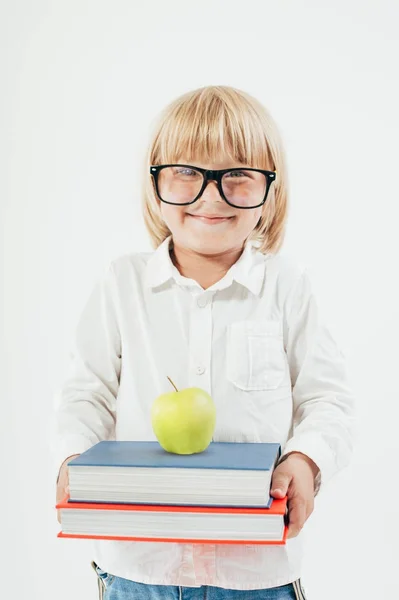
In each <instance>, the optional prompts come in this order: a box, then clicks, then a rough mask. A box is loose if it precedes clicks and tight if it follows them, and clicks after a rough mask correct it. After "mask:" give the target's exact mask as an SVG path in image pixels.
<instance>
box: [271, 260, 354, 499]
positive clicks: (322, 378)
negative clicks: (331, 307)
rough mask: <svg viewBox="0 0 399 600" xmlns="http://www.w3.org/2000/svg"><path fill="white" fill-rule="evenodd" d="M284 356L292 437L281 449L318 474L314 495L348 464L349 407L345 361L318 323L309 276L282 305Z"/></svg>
mask: <svg viewBox="0 0 399 600" xmlns="http://www.w3.org/2000/svg"><path fill="white" fill-rule="evenodd" d="M285 326H286V352H287V357H288V362H289V368H290V374H291V383H292V396H293V425H294V429H293V436H292V437H291V438H290V439H289V440H288V441H287V443H286V445H285V447H284V448H283V449H282V455H281V460H283V459H284V458H285V457H286V456H287V455H288V454H289V453H290V452H301V453H302V454H305V455H307V456H308V457H310V458H311V459H312V460H313V461H314V463H315V464H316V465H317V466H318V468H319V469H320V472H319V474H318V476H317V478H316V482H315V483H316V486H315V487H316V490H315V493H316V494H317V493H318V491H319V490H320V489H323V488H324V486H325V484H326V483H327V482H329V481H330V480H331V479H332V477H333V476H334V475H335V474H336V473H337V472H338V471H340V470H341V469H343V468H344V467H346V466H347V465H348V464H349V462H350V459H351V456H352V452H353V445H354V409H355V401H354V396H353V394H352V390H351V387H350V384H349V381H348V376H347V372H346V364H345V358H344V356H343V354H342V352H341V351H340V350H339V348H338V347H337V344H336V342H335V341H334V339H333V338H332V336H331V334H330V332H329V331H328V329H327V327H326V326H325V324H324V323H323V322H322V319H321V316H320V313H319V308H318V305H317V301H316V298H315V295H314V293H313V291H312V288H311V283H310V279H309V276H308V274H307V272H306V270H305V271H303V273H302V274H301V275H300V276H299V279H298V281H297V283H296V285H295V286H294V289H293V292H292V293H291V294H290V295H289V297H288V299H287V303H286V319H285Z"/></svg>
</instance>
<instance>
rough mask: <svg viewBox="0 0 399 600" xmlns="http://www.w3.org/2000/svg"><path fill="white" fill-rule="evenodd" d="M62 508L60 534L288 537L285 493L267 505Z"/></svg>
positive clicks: (214, 539)
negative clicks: (248, 506)
mask: <svg viewBox="0 0 399 600" xmlns="http://www.w3.org/2000/svg"><path fill="white" fill-rule="evenodd" d="M68 500H69V497H68V496H67V497H66V498H65V499H64V500H63V501H62V502H60V503H58V504H57V505H56V508H57V509H60V514H61V527H62V531H61V532H60V533H59V534H58V537H60V538H83V539H104V540H121V541H148V542H155V541H158V542H187V543H211V544H271V545H272V544H273V545H276V544H277V545H283V544H285V542H286V536H287V525H286V520H285V515H286V512H287V497H285V498H283V499H281V500H280V499H273V502H272V504H271V506H270V508H236V507H234V508H231V507H229V508H224V507H206V506H165V505H153V504H151V505H145V504H102V503H101V504H99V503H78V502H68Z"/></svg>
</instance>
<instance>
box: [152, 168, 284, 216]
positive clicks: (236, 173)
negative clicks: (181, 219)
mask: <svg viewBox="0 0 399 600" xmlns="http://www.w3.org/2000/svg"><path fill="white" fill-rule="evenodd" d="M150 173H151V175H152V176H153V178H154V183H155V190H156V193H157V196H158V198H159V199H160V200H161V201H162V202H166V204H174V205H176V206H184V205H187V204H193V203H194V202H196V200H198V198H200V197H201V195H202V194H203V192H204V190H205V188H206V186H207V185H208V182H209V181H210V180H211V179H213V180H214V181H216V183H217V187H218V190H219V194H220V196H221V197H222V198H223V200H225V201H226V202H227V204H230V206H234V207H235V208H257V207H258V206H262V204H264V203H265V202H266V198H267V194H268V192H269V189H270V186H271V184H272V183H273V181H274V180H275V179H276V172H275V171H265V170H264V169H250V168H248V169H247V168H234V169H218V170H209V169H201V168H200V167H193V166H192V165H180V164H170V165H158V166H155V165H154V166H151V167H150Z"/></svg>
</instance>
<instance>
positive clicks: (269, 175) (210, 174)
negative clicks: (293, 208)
mask: <svg viewBox="0 0 399 600" xmlns="http://www.w3.org/2000/svg"><path fill="white" fill-rule="evenodd" d="M167 167H187V168H189V169H195V170H196V171H199V172H200V173H202V177H203V183H202V186H201V189H200V191H199V193H198V194H197V196H196V197H195V198H194V200H191V202H169V201H168V200H164V199H163V198H161V195H160V193H159V186H158V177H159V173H160V172H161V171H162V169H166V168H167ZM244 170H245V171H258V172H259V173H263V174H264V175H265V177H266V191H265V195H264V197H263V200H262V202H260V203H259V204H256V206H237V205H236V204H232V203H231V202H229V201H228V200H227V198H226V196H225V195H224V192H223V187H222V177H223V175H225V174H226V173H231V172H232V171H244ZM150 174H151V175H152V177H153V178H154V183H155V190H156V193H157V196H158V198H159V199H160V201H161V202H164V203H165V204H172V205H173V206H188V205H189V204H194V202H196V201H197V200H198V199H199V198H200V197H201V196H202V194H203V193H204V191H205V188H206V186H207V185H208V183H209V181H211V180H213V181H216V183H217V188H218V191H219V194H220V196H221V197H222V198H223V200H224V201H225V202H227V204H229V205H230V206H232V207H233V208H242V209H253V208H259V206H263V204H264V203H265V202H266V199H267V195H268V193H269V189H270V186H271V184H272V183H273V181H275V179H276V174H277V173H276V171H265V170H264V169H252V168H247V167H234V168H233V169H215V170H212V169H201V168H200V167H194V166H193V165H182V164H180V163H174V164H168V165H152V166H151V167H150Z"/></svg>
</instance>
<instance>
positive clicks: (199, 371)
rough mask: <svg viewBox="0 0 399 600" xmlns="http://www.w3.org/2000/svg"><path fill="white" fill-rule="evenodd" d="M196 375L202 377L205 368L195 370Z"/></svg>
mask: <svg viewBox="0 0 399 600" xmlns="http://www.w3.org/2000/svg"><path fill="white" fill-rule="evenodd" d="M196 372H197V375H203V374H204V373H205V367H197V368H196Z"/></svg>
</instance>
